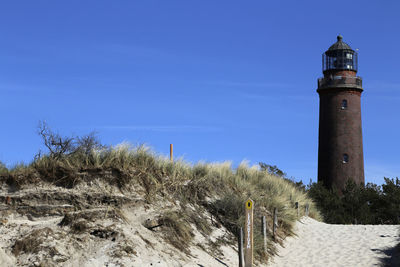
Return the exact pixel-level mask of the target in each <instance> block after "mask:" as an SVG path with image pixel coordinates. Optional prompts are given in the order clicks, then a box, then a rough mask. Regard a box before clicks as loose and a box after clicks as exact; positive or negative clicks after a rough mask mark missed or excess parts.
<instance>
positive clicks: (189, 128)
mask: <svg viewBox="0 0 400 267" xmlns="http://www.w3.org/2000/svg"><path fill="white" fill-rule="evenodd" d="M96 128H97V129H104V130H117V131H120V130H122V131H150V132H218V131H221V130H222V128H219V127H214V126H198V125H173V126H161V125H108V126H100V127H96Z"/></svg>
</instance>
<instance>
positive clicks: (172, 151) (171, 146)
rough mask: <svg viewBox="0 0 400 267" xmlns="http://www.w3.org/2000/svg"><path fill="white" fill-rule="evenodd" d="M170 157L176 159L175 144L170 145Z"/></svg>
mask: <svg viewBox="0 0 400 267" xmlns="http://www.w3.org/2000/svg"><path fill="white" fill-rule="evenodd" d="M169 158H170V160H171V161H174V146H173V144H170V145H169Z"/></svg>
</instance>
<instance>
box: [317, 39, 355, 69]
mask: <svg viewBox="0 0 400 267" xmlns="http://www.w3.org/2000/svg"><path fill="white" fill-rule="evenodd" d="M357 68H358V55H357V52H356V51H354V50H353V49H351V47H350V46H349V45H348V44H346V43H345V42H343V37H342V36H341V35H339V36H338V37H337V42H336V43H334V44H333V45H331V47H329V49H328V50H327V51H326V52H325V53H323V54H322V71H323V73H324V74H327V73H331V72H332V71H339V70H347V71H354V72H357Z"/></svg>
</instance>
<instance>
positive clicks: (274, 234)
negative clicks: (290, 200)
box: [272, 208, 278, 240]
mask: <svg viewBox="0 0 400 267" xmlns="http://www.w3.org/2000/svg"><path fill="white" fill-rule="evenodd" d="M272 227H273V228H272V229H273V236H274V240H276V229H277V227H278V209H277V208H274V223H273V226H272Z"/></svg>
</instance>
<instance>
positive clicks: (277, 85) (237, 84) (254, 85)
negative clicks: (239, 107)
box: [207, 81, 293, 88]
mask: <svg viewBox="0 0 400 267" xmlns="http://www.w3.org/2000/svg"><path fill="white" fill-rule="evenodd" d="M207 84H210V85H220V86H226V87H246V88H249V87H252V88H287V87H292V86H293V85H292V84H289V83H280V82H233V81H214V82H208V83H207Z"/></svg>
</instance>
